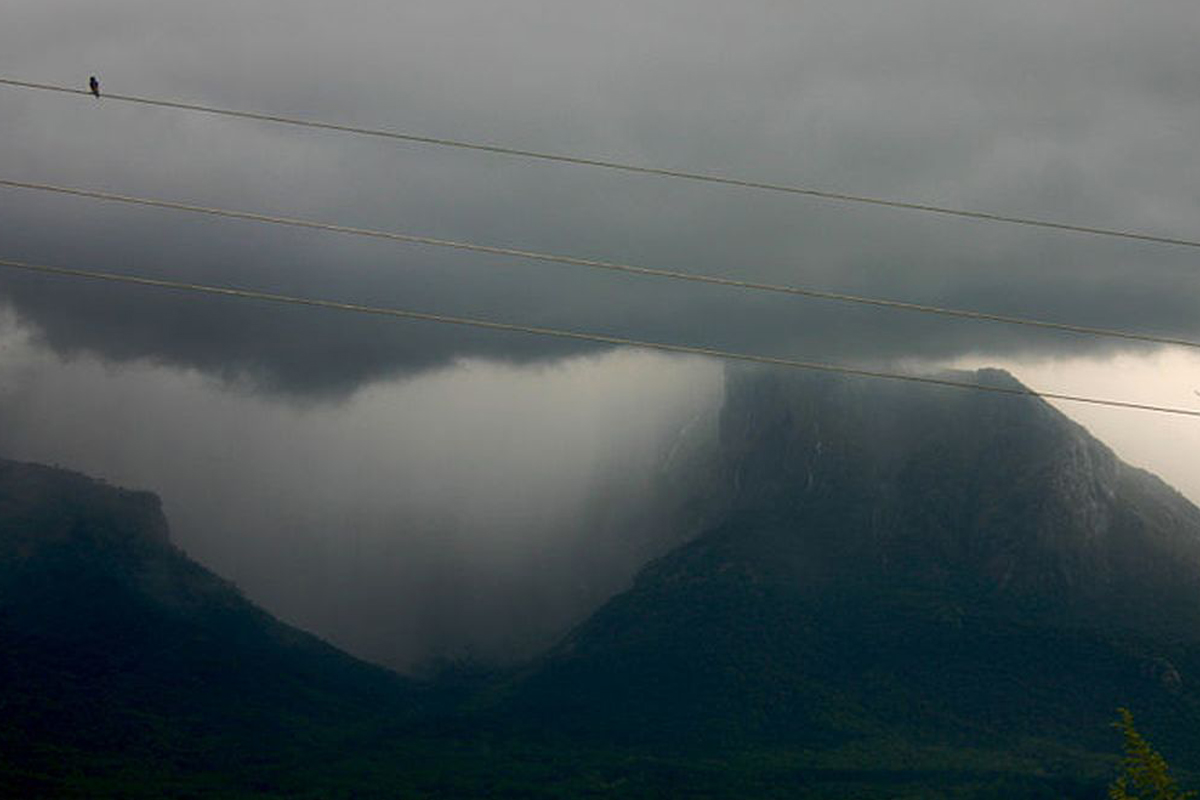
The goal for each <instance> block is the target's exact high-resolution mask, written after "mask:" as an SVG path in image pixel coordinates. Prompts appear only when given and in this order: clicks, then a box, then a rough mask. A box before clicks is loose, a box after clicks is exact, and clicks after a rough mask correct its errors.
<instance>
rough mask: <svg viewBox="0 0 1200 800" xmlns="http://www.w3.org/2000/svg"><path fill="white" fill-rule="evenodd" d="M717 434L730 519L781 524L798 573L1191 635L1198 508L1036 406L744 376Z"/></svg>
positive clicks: (1198, 593) (736, 380)
mask: <svg viewBox="0 0 1200 800" xmlns="http://www.w3.org/2000/svg"><path fill="white" fill-rule="evenodd" d="M959 377H960V379H962V378H965V379H967V380H970V381H974V382H980V383H985V384H988V383H990V384H994V385H1000V386H1017V385H1019V384H1017V383H1016V381H1015V380H1014V379H1013V378H1012V377H1011V376H1009V375H1007V374H1006V373H1003V372H999V371H996V370H981V371H980V372H979V373H977V374H972V375H966V376H959ZM721 436H722V445H723V450H722V451H723V458H724V475H725V476H726V478H725V480H726V482H727V484H728V485H729V486H730V487H731V489H730V492H731V499H730V504H729V508H730V515H731V517H738V516H740V517H758V518H770V519H773V520H776V521H777V523H778V524H781V525H785V526H787V527H788V528H790V529H791V530H792V531H793V537H794V538H795V540H796V541H797V546H799V547H801V548H803V549H805V550H806V551H811V552H808V556H807V557H808V558H809V559H810V560H811V562H812V563H811V564H810V565H809V568H810V569H812V568H815V566H814V565H818V566H819V567H820V568H821V569H823V570H826V571H827V574H831V575H846V574H852V575H876V576H889V577H893V578H898V577H904V578H906V579H910V580H915V581H919V582H925V583H929V584H931V585H937V584H939V583H944V582H947V581H956V580H966V581H969V582H971V583H973V584H976V585H977V586H978V588H980V589H981V590H986V591H990V592H994V593H996V594H997V595H1002V596H1006V597H1008V598H1009V599H1011V600H1014V601H1023V602H1025V603H1027V604H1031V605H1032V606H1036V607H1039V608H1041V609H1043V610H1045V611H1047V612H1049V611H1056V612H1059V613H1063V614H1070V615H1074V616H1077V617H1080V618H1086V617H1089V616H1090V617H1101V616H1103V617H1105V618H1106V620H1107V621H1109V622H1115V621H1118V620H1121V621H1124V622H1126V623H1129V624H1131V625H1135V626H1136V627H1138V628H1139V629H1144V628H1145V626H1147V625H1166V626H1171V627H1172V629H1173V630H1174V631H1176V632H1177V633H1178V634H1179V635H1191V634H1195V635H1197V636H1200V616H1197V613H1196V612H1197V610H1198V608H1197V607H1198V605H1200V604H1198V603H1197V600H1198V599H1200V510H1198V509H1197V508H1196V507H1195V506H1193V505H1192V504H1191V503H1189V502H1188V501H1187V500H1186V499H1184V498H1183V497H1182V496H1181V495H1179V494H1178V493H1177V492H1175V491H1174V490H1172V489H1171V488H1170V487H1168V486H1167V485H1166V484H1164V483H1162V482H1161V481H1160V480H1158V479H1157V478H1155V477H1154V476H1152V475H1150V474H1148V473H1145V472H1143V471H1141V470H1137V469H1134V468H1132V467H1129V466H1128V465H1126V464H1124V463H1123V462H1121V461H1120V460H1119V459H1118V458H1117V457H1116V456H1115V455H1114V454H1113V453H1112V451H1111V450H1109V449H1108V448H1107V447H1105V446H1104V445H1103V444H1102V443H1101V442H1099V441H1097V440H1096V439H1095V438H1093V437H1092V436H1091V435H1090V434H1088V432H1087V431H1086V430H1084V429H1083V428H1082V427H1080V426H1078V425H1076V424H1074V423H1072V422H1071V421H1069V420H1068V419H1066V418H1065V417H1064V416H1063V415H1062V414H1060V413H1059V412H1057V411H1056V410H1054V409H1053V408H1052V407H1050V406H1049V405H1047V404H1046V403H1044V402H1042V401H1040V400H1037V399H1034V398H1027V399H1020V398H1013V397H1006V396H989V395H979V394H977V393H972V392H964V391H954V390H948V389H944V388H938V387H922V386H912V385H902V384H901V385H896V384H880V383H879V382H865V381H854V380H827V379H822V378H814V377H812V376H807V375H797V374H785V373H779V372H769V371H741V372H739V373H738V374H736V375H735V376H733V377H732V378H731V380H730V382H729V396H728V401H727V403H726V406H725V410H724V412H723V418H722V428H721ZM1167 607H1173V611H1172V613H1171V614H1170V615H1168V616H1169V618H1163V613H1162V612H1163V611H1164V610H1165V608H1167Z"/></svg>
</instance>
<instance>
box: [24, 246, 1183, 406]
mask: <svg viewBox="0 0 1200 800" xmlns="http://www.w3.org/2000/svg"><path fill="white" fill-rule="evenodd" d="M0 267H7V268H10V269H17V270H25V271H27V272H37V273H43V274H49V275H57V276H62V277H70V278H84V279H90V280H98V281H108V282H110V283H120V284H129V285H135V286H145V287H152V288H157V289H169V290H175V291H182V292H190V293H197V294H206V295H216V296H221V297H236V298H243V299H247V300H260V301H265V302H270V303H280V304H287V305H297V306H305V307H309V308H324V309H330V310H335V311H345V312H353V313H358V314H370V315H375V316H381V317H391V318H398V319H409V320H419V321H423V322H437V323H442V324H447V325H458V326H464V327H472V328H483V329H486V330H493V331H505V332H509V333H524V334H530V335H533V336H547V337H554V338H558V339H571V340H575V341H584V342H596V343H598V344H607V345H615V346H620V347H634V348H640V349H645V350H659V351H663V352H668V353H682V354H688V355H698V356H707V357H709V358H718V359H723V360H727V361H748V362H752V363H756V364H768V365H773V366H779V367H790V368H794V369H804V370H810V371H815V372H829V373H836V374H839V375H850V376H855V377H861V378H877V379H886V380H897V381H906V382H909V383H921V384H928V385H932V386H943V387H948V388H953V389H965V390H970V391H979V392H990V393H992V394H1002V395H1009V396H1018V397H1036V398H1041V399H1043V400H1060V401H1065V402H1070V403H1085V404H1089V405H1095V406H1111V407H1113V408H1123V409H1132V410H1138V411H1151V412H1155V413H1159V414H1173V415H1179V416H1187V417H1200V410H1194V409H1188V408H1178V407H1173V406H1161V405H1154V404H1150V403H1137V402H1132V401H1128V400H1111V399H1105V398H1099V397H1090V396H1085V395H1075V394H1063V393H1059V392H1038V391H1034V390H1033V389H1028V388H1025V387H1020V388H1014V387H1008V386H988V385H985V384H979V383H969V382H967V381H956V380H951V379H949V378H936V377H931V376H924V375H905V374H902V373H898V372H885V371H882V370H873V369H864V368H861V367H848V366H842V365H839V364H826V363H822V362H816V361H800V360H796V359H791V358H780V357H775V356H765V355H754V354H750V353H736V352H732V351H728V350H718V349H715V348H711V347H699V346H694V345H684V344H671V343H668V342H652V341H645V340H639V339H631V338H627V337H624V336H610V335H608V334H602V333H589V332H584V331H573V330H564V329H561V328H547V327H541V326H535V325H521V324H516V323H510V322H497V321H494V320H485V319H477V318H473V317H458V316H451V315H448V314H433V313H429V312H425V311H411V310H407V309H400V308H387V307H381V306H370V305H363V304H360V303H347V302H342V301H337V300H325V299H320V298H312V297H297V296H293V295H285V294H276V293H273V292H261V291H256V290H253V289H242V288H238V287H233V286H212V285H208V284H202V283H189V282H184V281H173V280H166V279H163V278H146V277H141V276H137V275H128V274H122V273H115V272H101V271H97V270H85V269H75V268H70V267H56V266H50V265H46V264H30V263H26V262H22V261H13V260H10V259H0Z"/></svg>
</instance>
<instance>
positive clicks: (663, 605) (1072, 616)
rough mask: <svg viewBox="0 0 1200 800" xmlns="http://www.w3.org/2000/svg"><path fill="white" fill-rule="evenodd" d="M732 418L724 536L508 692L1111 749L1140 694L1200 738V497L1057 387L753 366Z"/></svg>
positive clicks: (622, 601)
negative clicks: (1042, 392) (1119, 711)
mask: <svg viewBox="0 0 1200 800" xmlns="http://www.w3.org/2000/svg"><path fill="white" fill-rule="evenodd" d="M960 377H962V376H960ZM966 377H967V378H968V379H970V380H974V381H979V382H984V383H988V382H990V383H995V384H1000V385H1005V384H1008V385H1014V383H1015V382H1014V380H1013V378H1012V377H1011V376H1009V375H1007V374H1006V373H1002V372H998V371H991V370H984V371H981V372H980V373H978V374H974V375H970V376H966ZM720 438H721V448H720V449H721V456H720V466H719V468H718V469H717V470H716V471H715V474H716V476H717V477H716V478H715V479H714V481H713V486H711V487H708V488H707V489H706V491H707V492H709V493H714V494H715V495H717V496H719V498H720V502H719V503H718V504H717V507H718V508H719V509H720V511H719V513H715V514H713V516H712V517H711V523H712V524H711V526H710V528H709V530H707V531H706V532H705V533H703V534H702V535H700V536H699V537H698V538H696V539H695V540H693V541H692V542H690V543H689V544H687V545H685V546H683V547H681V548H679V549H678V550H676V551H674V552H673V553H671V554H670V555H668V556H666V557H664V558H662V559H660V560H658V561H657V562H655V563H653V564H651V565H649V566H648V567H647V568H646V569H645V570H643V572H642V573H641V575H640V576H639V578H638V580H637V582H636V584H635V586H634V587H633V588H632V589H631V590H630V591H629V592H627V593H625V594H623V595H620V596H618V597H617V598H615V599H614V600H613V601H611V602H610V603H609V604H608V605H607V606H605V607H604V608H602V609H601V610H600V611H599V612H598V613H597V614H596V615H594V616H593V617H592V618H591V619H590V620H588V621H587V622H586V623H584V624H583V625H581V626H580V627H579V628H578V629H577V630H575V631H574V632H573V633H572V634H571V635H570V636H569V637H567V639H566V640H565V641H564V642H563V643H562V645H561V646H560V647H559V648H558V649H557V650H556V651H554V652H553V653H551V654H550V655H549V656H548V657H547V658H545V659H544V660H543V661H542V662H541V663H539V664H538V665H536V667H534V668H533V669H531V670H530V671H529V673H528V674H526V675H525V676H524V677H523V678H522V679H521V680H519V681H517V682H516V683H515V684H514V686H513V689H512V692H511V695H510V696H509V697H508V699H507V700H506V701H505V702H507V703H508V704H509V707H510V708H513V709H518V710H519V711H520V713H521V714H522V715H524V716H525V717H529V716H530V715H532V717H533V718H536V719H541V720H542V723H543V724H548V725H551V726H562V725H566V726H567V727H569V728H572V727H573V729H575V730H576V731H577V732H582V733H586V732H588V731H590V732H592V733H594V734H596V735H603V736H634V737H637V736H642V737H645V738H646V739H648V740H658V741H662V740H674V739H680V738H681V739H687V738H689V737H700V738H702V739H707V740H709V741H714V742H729V741H739V740H747V739H756V738H762V737H766V738H767V739H768V740H771V741H780V742H784V741H793V742H803V743H806V744H807V745H812V746H818V745H820V744H822V743H826V744H827V743H829V742H837V741H847V740H853V739H856V738H862V737H870V736H876V735H882V734H883V733H884V732H889V731H890V732H897V731H903V732H904V735H905V736H910V737H912V738H916V739H924V740H928V741H934V742H963V741H975V742H986V743H989V744H991V745H994V744H995V743H997V742H1001V741H1015V740H1017V739H1020V738H1021V737H1029V736H1046V737H1050V738H1051V739H1055V740H1056V741H1062V742H1072V743H1075V744H1080V743H1083V744H1084V745H1086V746H1090V744H1094V743H1097V742H1103V741H1106V737H1107V734H1108V728H1107V722H1108V720H1109V719H1110V718H1111V716H1112V713H1113V709H1114V708H1115V707H1116V706H1117V705H1121V704H1124V705H1134V706H1138V708H1139V710H1141V711H1143V712H1144V713H1145V714H1147V715H1150V716H1151V717H1153V718H1154V719H1155V720H1156V722H1158V723H1161V725H1162V727H1163V729H1168V730H1171V731H1173V732H1174V733H1173V734H1171V735H1173V736H1176V737H1178V741H1181V742H1184V743H1185V744H1186V746H1187V747H1188V748H1190V749H1191V751H1192V752H1197V753H1200V739H1198V738H1197V736H1198V735H1200V734H1197V733H1196V732H1197V731H1200V693H1198V692H1197V687H1198V685H1200V616H1198V614H1197V611H1198V609H1200V511H1197V509H1196V508H1195V507H1194V506H1192V505H1191V504H1190V503H1188V502H1187V501H1186V500H1185V499H1184V498H1183V497H1181V496H1180V495H1179V494H1178V493H1176V492H1174V491H1173V490H1172V489H1170V488H1169V487H1167V486H1166V485H1165V484H1163V483H1162V482H1161V481H1159V480H1158V479H1156V478H1154V477H1153V476H1151V475H1148V474H1147V473H1144V472H1142V471H1139V470H1136V469H1133V468H1131V467H1129V466H1127V465H1125V464H1123V463H1122V462H1121V461H1120V460H1119V459H1117V458H1116V457H1115V456H1114V455H1113V453H1112V452H1111V451H1110V450H1109V449H1108V448H1106V447H1105V446H1104V445H1103V444H1101V443H1100V442H1098V441H1097V440H1095V439H1094V438H1093V437H1091V436H1090V435H1089V434H1088V433H1087V432H1086V431H1085V430H1084V429H1082V428H1081V427H1079V426H1078V425H1075V424H1073V423H1071V422H1070V421H1069V420H1067V419H1066V418H1065V417H1063V416H1062V415H1061V414H1060V413H1058V412H1057V411H1055V410H1054V409H1053V408H1051V407H1050V406H1048V405H1047V404H1045V403H1044V402H1042V401H1039V400H1037V399H1034V398H1026V399H1021V398H1012V397H1008V396H999V395H997V396H991V395H982V394H979V393H973V392H966V391H955V390H949V389H944V388H937V387H925V386H914V385H908V384H894V385H889V384H886V383H882V382H868V381H856V380H849V379H847V380H830V379H828V378H818V377H812V376H808V375H804V374H798V373H794V372H793V373H787V372H779V371H773V370H760V369H755V370H734V371H731V373H730V375H729V378H728V381H727V400H726V404H725V407H724V410H723V412H722V418H721V429H720ZM1189 737H1190V738H1189ZM1072 746H1074V745H1072Z"/></svg>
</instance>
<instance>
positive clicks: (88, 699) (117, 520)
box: [0, 460, 425, 797]
mask: <svg viewBox="0 0 1200 800" xmlns="http://www.w3.org/2000/svg"><path fill="white" fill-rule="evenodd" d="M424 702H425V700H424V698H423V697H422V695H421V693H420V692H418V691H417V690H416V689H415V688H414V687H413V686H412V685H410V684H408V683H406V682H405V681H403V680H402V679H400V678H399V677H398V676H395V675H393V674H392V673H389V672H386V671H384V670H382V669H378V668H375V667H372V666H369V665H367V664H364V663H362V662H359V661H357V660H355V659H353V658H351V657H349V656H347V655H345V654H344V653H341V652H340V651H337V650H335V649H334V648H332V647H330V646H328V645H326V644H324V643H322V642H320V641H319V640H317V639H316V638H314V637H312V636H309V635H308V634H305V633H303V632H301V631H298V630H296V629H294V628H290V627H288V626H286V625H284V624H282V623H280V622H278V621H276V620H275V619H273V618H272V617H270V616H269V615H268V614H266V613H265V612H263V611H262V610H260V609H258V608H257V607H255V606H253V605H252V604H250V603H249V602H247V601H246V600H245V599H243V598H242V596H241V595H240V594H239V592H238V591H237V590H236V589H235V588H234V587H233V586H232V585H230V584H229V583H227V582H225V581H223V580H221V579H220V578H218V577H216V576H215V575H213V574H212V573H210V572H208V571H207V570H205V569H204V568H203V567H201V566H200V565H199V564H197V563H195V562H194V561H192V560H190V559H189V558H187V556H186V555H185V554H184V553H182V552H181V551H180V550H179V549H177V548H176V547H174V546H173V545H172V544H171V542H170V540H169V537H168V532H167V524H166V521H165V520H164V518H163V515H162V511H161V508H160V504H159V501H158V498H157V497H155V496H154V495H151V494H148V493H145V492H132V491H126V490H122V489H116V488H113V487H111V486H108V485H106V484H104V483H102V482H99V481H95V480H92V479H89V478H86V477H84V476H82V475H78V474H75V473H72V472H67V471H64V470H59V469H52V468H48V467H42V466H35V465H32V464H22V463H16V462H12V461H6V460H0V720H2V724H0V788H3V789H4V791H0V794H4V795H5V796H65V795H73V794H76V793H77V794H79V796H92V797H95V796H110V794H111V796H131V795H132V794H134V793H135V792H145V793H146V795H147V796H155V795H157V796H163V795H166V794H174V793H175V791H176V789H172V788H170V787H176V782H177V781H182V782H183V783H184V784H186V785H189V786H192V785H196V784H197V782H198V783H199V784H200V785H203V784H204V782H205V781H210V782H211V783H212V785H213V786H224V788H223V789H221V790H219V791H218V790H215V789H214V790H213V793H214V794H221V795H224V796H230V794H231V790H230V788H229V786H228V785H227V784H226V779H227V777H228V776H229V775H235V774H236V773H238V772H239V771H243V770H249V769H254V768H255V765H261V764H266V763H276V764H286V763H287V762H288V760H289V758H293V759H294V760H301V759H302V758H303V757H313V756H318V755H323V754H327V753H332V752H336V751H338V750H339V749H341V748H344V747H347V746H348V743H350V742H353V741H354V740H355V738H356V737H361V736H363V735H365V734H366V733H369V732H376V731H378V730H380V729H383V728H384V727H386V726H392V727H394V724H395V721H396V720H397V719H403V718H405V717H406V716H411V715H412V714H414V713H415V712H416V711H417V710H419V708H420V706H421V704H422V703H424ZM205 775H208V777H207V778H204V779H203V780H201V779H199V778H197V776H205ZM277 777H278V776H276V775H273V774H272V773H271V771H270V770H267V771H263V770H259V771H258V772H257V773H256V774H255V782H256V784H255V786H256V790H260V791H263V792H266V793H270V792H269V790H270V788H271V787H272V781H273V780H275V779H276V778H277ZM235 783H236V781H235ZM176 788H177V787H176Z"/></svg>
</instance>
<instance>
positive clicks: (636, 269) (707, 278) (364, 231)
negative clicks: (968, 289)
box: [0, 178, 1200, 349]
mask: <svg viewBox="0 0 1200 800" xmlns="http://www.w3.org/2000/svg"><path fill="white" fill-rule="evenodd" d="M0 186H7V187H10V188H16V189H32V190H36V191H44V192H53V193H58V194H66V195H72V196H75V197H85V198H89V199H93V200H108V201H113V202H118V203H126V204H131V205H139V206H148V207H151V208H165V209H170V210H173V211H185V212H191V213H197V214H206V215H209V216H216V217H225V218H229V219H240V220H246V221H250V222H261V223H267V224H272V225H284V226H289V227H296V228H307V229H311V230H320V231H327V232H332V233H341V234H349V235H353V236H367V237H372V238H376V239H387V240H391V241H396V242H405V243H408V244H422V245H429V246H432V247H445V248H452V249H456V250H466V251H470V252H474V253H486V254H489V255H499V256H506V257H511V258H525V259H531V260H535V261H544V262H548V263H554V264H567V265H571V266H577V267H586V268H589V269H602V270H608V271H611V272H622V273H629V274H634V275H642V276H647V277H654V278H665V279H669V280H678V281H690V282H693V283H704V284H709V285H715V286H724V287H728V288H736V289H745V290H748V291H761V292H773V293H776V294H787V295H793V296H798V297H810V298H815V299H820V300H832V301H836V302H842V303H855V304H859V305H868V306H874V307H878V308H891V309H896V310H900V311H910V312H916V313H922V314H937V315H941V316H946V317H956V318H959V319H968V320H975V321H983V322H998V323H1003V324H1007V325H1022V326H1026V327H1033V328H1042V329H1048V330H1055V331H1063V332H1069V333H1076V334H1082V335H1088V336H1101V337H1106V338H1115V339H1124V340H1129V341H1139V342H1151V343H1155V344H1169V345H1178V346H1181V347H1191V348H1198V349H1200V342H1197V341H1193V340H1189V339H1181V338H1175V337H1170V336H1157V335H1154V334H1147V333H1137V332H1134V331H1124V330H1118V329H1115V328H1100V327H1093V326H1089V325H1074V324H1071V323H1066V322H1053V321H1050V320H1040V319H1032V318H1028V317H1017V316H1010V315H1007V314H992V313H988V312H984V311H970V310H966V309H957V308H947V307H944V306H935V305H928V304H924V303H909V302H905V301H902V300H887V299H882V298H877V297H865V296H862V295H854V294H846V293H843V292H829V291H823V290H820V289H813V288H809V287H804V286H790V285H785V284H774V283H763V282H758V281H748V280H742V279H739V278H728V277H724V276H720V275H705V274H700V273H694V272H683V271H680V270H671V269H658V268H655V267H647V266H641V265H638V264H626V263H620V262H615V261H604V260H601V259H594V258H580V257H577V256H566V255H558V254H554V253H543V252H538V251H535V250H522V249H518V248H512V247H499V246H494V245H485V244H477V243H474V242H463V241H454V240H450V239H439V238H435V237H432V236H422V235H417V234H410V233H399V232H396V231H383V230H377V229H373V228H359V227H354V226H350V225H339V224H336V223H331V222H319V221H315V220H306V219H297V218H294V217H282V216H275V215H271V214H260V213H257V212H252V211H237V210H233V209H226V208H216V207H213V206H201V205H194V204H191V203H178V202H174V201H170V200H154V199H150V198H145V197H134V196H131V195H125V194H116V193H113V192H104V191H98V190H94V189H79V188H75V187H70V186H56V185H53V184H48V183H34V182H30V181H16V180H10V179H7V178H0Z"/></svg>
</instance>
